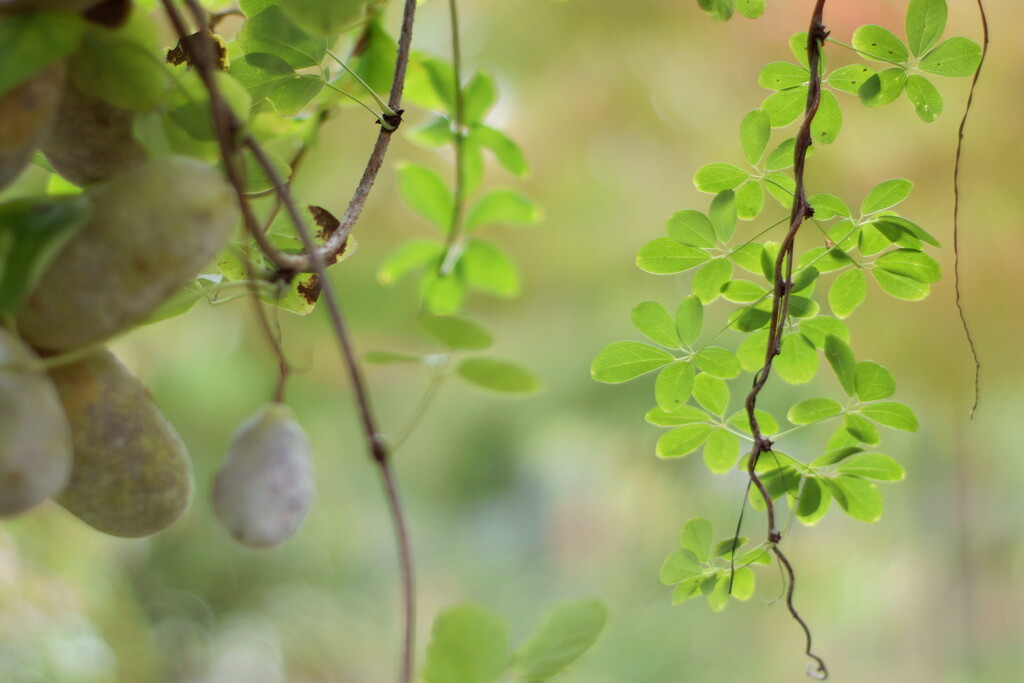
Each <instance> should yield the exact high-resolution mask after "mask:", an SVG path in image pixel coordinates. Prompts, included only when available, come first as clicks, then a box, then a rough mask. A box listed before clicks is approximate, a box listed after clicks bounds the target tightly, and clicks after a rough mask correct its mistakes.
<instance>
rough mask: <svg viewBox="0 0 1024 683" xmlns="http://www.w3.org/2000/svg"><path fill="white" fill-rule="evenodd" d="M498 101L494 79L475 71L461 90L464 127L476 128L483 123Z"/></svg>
mask: <svg viewBox="0 0 1024 683" xmlns="http://www.w3.org/2000/svg"><path fill="white" fill-rule="evenodd" d="M497 100H498V87H497V85H495V83H494V77H493V76H491V75H490V74H489V73H485V72H483V71H477V72H476V73H474V74H473V77H472V78H470V79H469V83H467V84H466V87H465V88H463V89H462V107H463V112H462V116H463V122H464V123H465V125H467V126H470V127H473V126H478V125H480V124H481V123H483V121H484V117H486V116H487V112H488V111H489V110H490V108H491V107H493V106H494V103H495V102H496V101H497Z"/></svg>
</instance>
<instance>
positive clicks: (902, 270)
mask: <svg viewBox="0 0 1024 683" xmlns="http://www.w3.org/2000/svg"><path fill="white" fill-rule="evenodd" d="M875 267H876V268H884V269H885V270H887V271H889V272H890V273H893V274H895V275H902V276H903V277H908V278H910V279H911V280H917V281H918V282H923V283H925V284H931V283H933V282H938V281H939V278H940V277H942V268H941V267H940V266H939V264H938V262H937V261H936V260H935V259H933V258H932V257H931V256H928V255H927V254H925V253H924V252H921V251H918V250H916V249H896V250H895V251H890V252H888V253H887V254H882V255H881V256H879V257H878V260H876V261H875Z"/></svg>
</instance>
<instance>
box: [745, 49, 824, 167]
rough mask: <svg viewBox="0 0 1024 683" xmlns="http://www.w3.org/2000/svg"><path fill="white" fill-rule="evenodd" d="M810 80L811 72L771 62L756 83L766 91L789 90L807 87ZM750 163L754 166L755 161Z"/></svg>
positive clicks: (798, 67) (791, 65) (785, 63)
mask: <svg viewBox="0 0 1024 683" xmlns="http://www.w3.org/2000/svg"><path fill="white" fill-rule="evenodd" d="M810 78H811V72H810V71H808V70H807V69H806V68H804V67H802V66H799V65H797V64H792V63H790V62H772V63H771V64H766V65H765V66H764V68H762V69H761V73H760V74H758V76H757V83H758V85H760V86H761V87H762V88H766V89H768V90H776V91H778V90H790V89H792V88H798V87H800V86H802V85H807V82H808V81H809V80H810ZM805 96H806V95H805ZM755 111H761V110H755ZM748 116H749V115H748ZM761 151H762V152H763V151H764V150H763V149H762V150H761ZM760 158H761V156H760V155H758V159H760ZM750 163H751V164H756V163H757V160H754V161H751V162H750Z"/></svg>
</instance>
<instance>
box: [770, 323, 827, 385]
mask: <svg viewBox="0 0 1024 683" xmlns="http://www.w3.org/2000/svg"><path fill="white" fill-rule="evenodd" d="M775 370H776V372H778V373H779V378H780V379H782V381H784V382H788V383H789V384H806V383H807V382H810V381H811V380H812V379H814V375H815V374H817V372H818V352H817V350H816V349H815V348H814V345H813V344H811V342H810V341H808V340H807V338H806V337H804V336H803V335H802V334H800V333H798V332H794V333H790V334H787V335H786V336H785V337H783V338H782V353H780V354H779V356H778V357H776V359H775Z"/></svg>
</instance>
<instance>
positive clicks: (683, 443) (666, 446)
mask: <svg viewBox="0 0 1024 683" xmlns="http://www.w3.org/2000/svg"><path fill="white" fill-rule="evenodd" d="M713 429H714V428H713V427H712V426H711V425H709V424H702V423H694V424H688V425H683V426H682V427H676V428H675V429H672V430H669V431H667V432H665V433H664V434H662V435H661V438H659V439H658V444H657V446H656V447H655V453H656V454H657V456H658V457H659V458H679V457H682V456H684V455H689V454H690V453H693V452H694V451H695V450H697V449H698V448H700V445H701V444H702V443H704V440H705V439H707V438H708V436H709V435H710V434H711V432H712V430H713Z"/></svg>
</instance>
